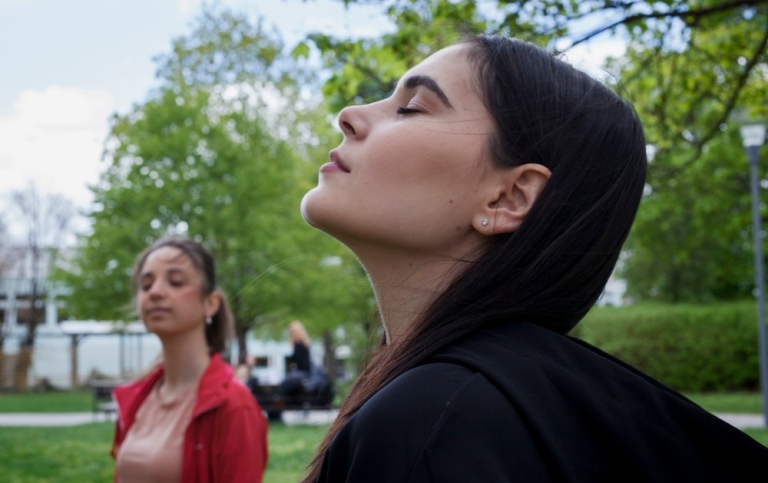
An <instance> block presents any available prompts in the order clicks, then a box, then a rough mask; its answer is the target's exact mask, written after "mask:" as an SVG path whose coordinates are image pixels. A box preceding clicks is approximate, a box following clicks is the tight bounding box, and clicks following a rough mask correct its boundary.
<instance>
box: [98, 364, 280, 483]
mask: <svg viewBox="0 0 768 483" xmlns="http://www.w3.org/2000/svg"><path fill="white" fill-rule="evenodd" d="M162 374H163V367H162V366H161V367H158V368H157V369H156V370H155V371H153V372H152V373H151V374H150V375H149V376H147V377H145V378H142V379H140V380H138V381H136V382H133V383H131V384H128V385H126V386H121V387H118V388H116V389H115V391H114V396H115V401H116V402H117V423H116V424H115V436H114V441H113V443H112V451H111V453H110V454H111V455H112V457H113V458H116V457H117V451H118V449H119V448H120V444H122V442H123V441H124V440H125V435H126V434H127V433H128V430H129V429H130V428H131V425H133V422H134V421H135V419H136V413H137V411H138V410H139V407H140V406H141V404H142V403H143V402H144V399H146V397H147V395H148V394H149V392H150V391H151V390H152V386H154V384H155V382H156V381H157V380H158V379H159V378H160V376H162ZM266 466H267V422H266V420H265V418H264V414H263V413H262V411H261V408H260V407H259V405H258V403H257V402H256V398H254V397H253V395H252V394H251V393H250V391H248V389H247V388H246V387H245V386H244V385H243V384H242V383H240V382H239V381H238V380H237V379H235V378H234V371H233V370H232V367H230V366H229V365H228V364H227V363H225V362H224V361H223V360H222V359H221V356H220V355H218V354H214V355H213V357H212V358H211V362H210V364H209V365H208V368H207V369H206V370H205V373H204V374H203V377H202V379H200V385H199V387H198V389H197V400H196V401H195V407H194V409H193V410H192V419H191V421H190V423H189V426H188V427H187V430H186V432H185V434H184V449H183V456H182V468H181V481H182V482H183V483H207V482H223V483H241V482H242V483H245V482H249V483H250V482H261V481H262V478H263V476H264V470H265V468H266ZM115 481H117V475H115Z"/></svg>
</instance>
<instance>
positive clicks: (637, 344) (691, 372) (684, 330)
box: [571, 301, 759, 392]
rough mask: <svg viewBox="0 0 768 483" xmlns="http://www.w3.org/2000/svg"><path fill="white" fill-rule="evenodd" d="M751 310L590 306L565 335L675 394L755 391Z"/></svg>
mask: <svg viewBox="0 0 768 483" xmlns="http://www.w3.org/2000/svg"><path fill="white" fill-rule="evenodd" d="M757 333H758V331H757V306H756V304H755V302H754V301H748V302H733V303H720V304H713V305H671V304H638V305H632V306H627V307H595V308H594V309H592V310H591V311H590V312H589V313H588V314H587V316H586V317H585V318H584V320H583V321H582V322H581V323H580V324H579V325H577V326H576V328H575V329H574V330H573V331H572V332H571V335H573V336H575V337H578V338H580V339H583V340H585V341H587V342H589V343H590V344H592V345H595V346H597V347H599V348H600V349H602V350H604V351H605V352H608V353H610V354H612V355H614V356H616V357H618V358H619V359H621V360H623V361H625V362H627V363H629V364H631V365H633V366H635V367H636V368H638V369H640V370H641V371H643V372H645V373H646V374H648V375H650V376H652V377H654V378H656V379H658V380H659V381H661V382H663V383H664V384H666V385H668V386H670V387H672V388H674V389H676V390H678V391H681V392H709V391H752V390H756V389H757V388H759V356H758V337H757Z"/></svg>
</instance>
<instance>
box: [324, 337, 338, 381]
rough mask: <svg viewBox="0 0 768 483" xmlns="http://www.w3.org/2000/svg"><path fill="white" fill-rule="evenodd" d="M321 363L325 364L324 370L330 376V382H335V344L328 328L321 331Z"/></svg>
mask: <svg viewBox="0 0 768 483" xmlns="http://www.w3.org/2000/svg"><path fill="white" fill-rule="evenodd" d="M323 350H324V355H323V359H324V361H323V363H324V364H325V370H326V371H327V372H328V377H330V378H331V383H334V382H336V372H337V367H336V346H335V345H334V343H333V336H332V335H331V331H330V330H325V331H323Z"/></svg>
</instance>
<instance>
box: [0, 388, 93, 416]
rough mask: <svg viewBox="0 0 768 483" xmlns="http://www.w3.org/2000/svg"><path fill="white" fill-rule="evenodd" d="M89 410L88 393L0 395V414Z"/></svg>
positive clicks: (89, 395)
mask: <svg viewBox="0 0 768 483" xmlns="http://www.w3.org/2000/svg"><path fill="white" fill-rule="evenodd" d="M90 410H91V393H90V391H61V392H25V393H21V394H15V393H8V394H0V413H79V412H88V411H90Z"/></svg>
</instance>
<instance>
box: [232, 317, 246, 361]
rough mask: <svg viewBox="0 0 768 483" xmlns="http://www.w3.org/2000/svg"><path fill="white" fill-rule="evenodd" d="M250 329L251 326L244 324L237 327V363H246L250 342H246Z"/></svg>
mask: <svg viewBox="0 0 768 483" xmlns="http://www.w3.org/2000/svg"><path fill="white" fill-rule="evenodd" d="M248 330H249V327H243V326H242V325H237V326H236V327H235V338H236V339H237V363H238V364H243V363H245V359H246V357H247V356H248V344H247V343H246V342H247V341H248V339H247V337H248Z"/></svg>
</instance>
